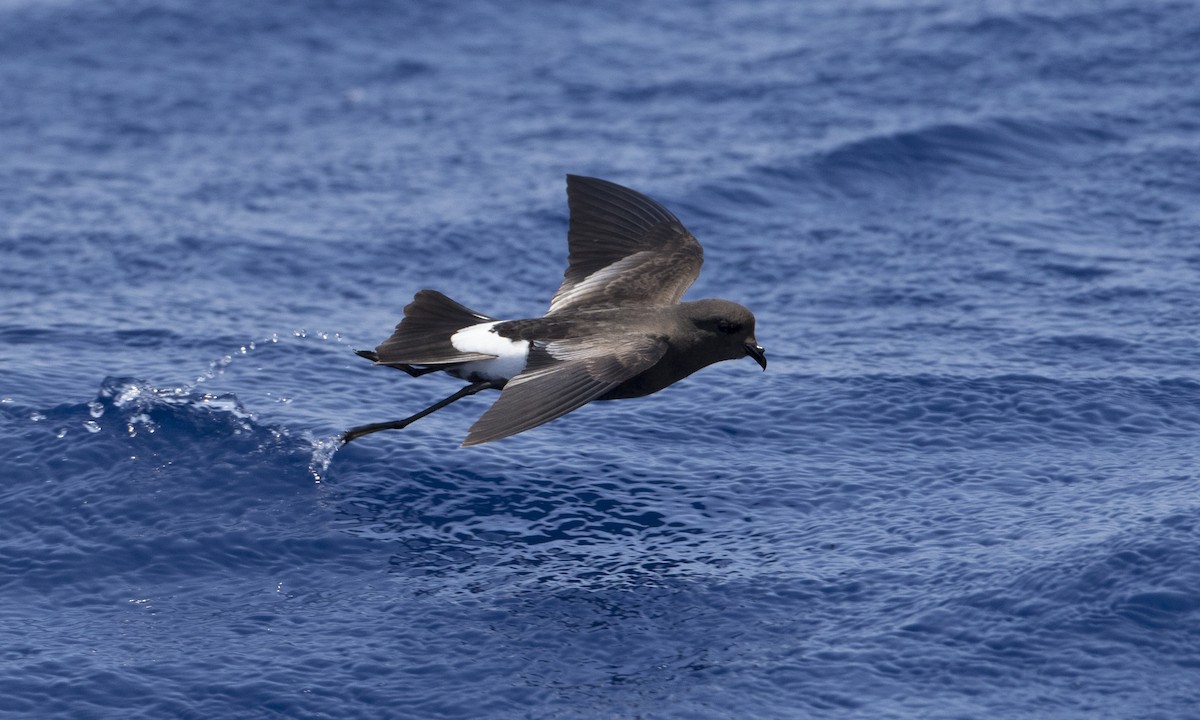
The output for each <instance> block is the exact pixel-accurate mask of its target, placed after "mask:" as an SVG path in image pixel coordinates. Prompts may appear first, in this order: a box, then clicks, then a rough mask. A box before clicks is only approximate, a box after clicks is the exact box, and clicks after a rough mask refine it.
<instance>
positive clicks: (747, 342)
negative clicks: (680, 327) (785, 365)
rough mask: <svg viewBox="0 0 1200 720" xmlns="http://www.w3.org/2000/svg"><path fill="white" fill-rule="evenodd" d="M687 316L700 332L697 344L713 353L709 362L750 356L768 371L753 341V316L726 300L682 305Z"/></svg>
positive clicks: (760, 352)
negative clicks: (685, 308)
mask: <svg viewBox="0 0 1200 720" xmlns="http://www.w3.org/2000/svg"><path fill="white" fill-rule="evenodd" d="M685 305H686V306H687V316H688V318H689V319H690V320H691V322H692V325H693V326H695V328H696V329H697V330H698V331H699V334H700V344H701V345H702V347H704V348H705V349H706V350H708V352H715V353H716V355H717V357H715V358H714V359H713V360H712V362H717V361H720V360H736V359H738V358H741V357H745V356H747V355H749V356H750V357H752V358H754V361H755V362H757V363H758V364H759V365H761V366H762V369H763V370H766V369H767V356H766V353H765V351H764V350H763V348H762V346H761V345H759V344H758V340H755V339H754V314H753V313H751V312H750V311H749V310H747V309H746V308H744V307H742V306H741V305H738V304H737V303H735V302H730V301H729V300H698V301H696V302H691V303H685Z"/></svg>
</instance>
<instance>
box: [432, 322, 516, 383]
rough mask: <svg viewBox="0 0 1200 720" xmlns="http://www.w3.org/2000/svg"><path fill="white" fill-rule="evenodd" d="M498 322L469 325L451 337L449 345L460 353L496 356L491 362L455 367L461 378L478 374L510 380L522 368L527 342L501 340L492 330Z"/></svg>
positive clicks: (492, 378) (503, 338)
mask: <svg viewBox="0 0 1200 720" xmlns="http://www.w3.org/2000/svg"><path fill="white" fill-rule="evenodd" d="M499 322H500V321H496V322H487V323H480V324H478V325H471V326H470V327H465V328H463V329H462V330H459V331H458V332H456V333H454V334H453V335H451V336H450V344H451V345H453V346H454V349H455V350H457V351H459V352H463V353H480V354H483V355H495V356H496V357H494V358H492V359H490V360H476V361H474V362H469V363H466V364H464V365H462V366H461V367H459V368H458V373H457V374H458V375H460V376H461V377H464V378H469V377H471V376H473V375H478V376H481V377H485V378H487V379H489V380H510V379H512V378H513V377H515V376H517V375H519V374H520V373H521V371H522V370H524V369H525V360H526V359H527V358H528V356H529V341H528V340H509V339H508V338H505V337H500V335H499V333H497V332H496V331H495V330H494V327H495V326H496V324H497V323H499Z"/></svg>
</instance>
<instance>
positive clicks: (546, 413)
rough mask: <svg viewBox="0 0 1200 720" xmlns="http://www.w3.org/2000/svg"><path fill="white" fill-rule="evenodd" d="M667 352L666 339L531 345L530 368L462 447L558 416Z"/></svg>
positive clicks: (511, 384)
mask: <svg viewBox="0 0 1200 720" xmlns="http://www.w3.org/2000/svg"><path fill="white" fill-rule="evenodd" d="M666 351H667V341H666V339H665V338H660V337H651V336H648V335H643V336H637V337H630V338H628V339H627V340H626V341H625V342H623V343H621V345H620V346H617V347H613V346H612V344H611V343H602V342H598V341H596V340H594V339H589V338H583V339H572V340H556V341H553V342H549V343H540V342H539V343H534V344H533V345H532V346H531V348H530V355H529V364H528V365H527V366H526V369H525V371H524V372H522V373H521V374H520V375H517V376H516V377H514V378H513V379H512V380H509V381H508V384H507V385H505V386H504V390H503V391H502V392H501V393H500V399H499V400H497V401H496V402H495V403H494V404H493V405H492V406H491V407H490V408H488V411H487V412H485V413H484V414H483V416H482V417H480V418H479V420H477V421H476V422H475V424H474V425H472V426H471V430H470V432H468V434H467V439H466V441H464V442H463V446H464V447H466V446H468V445H479V444H481V443H486V442H492V441H493V440H499V439H500V438H505V437H508V436H509V435H516V434H517V433H519V432H524V431H526V430H529V429H530V428H535V427H537V426H538V425H541V424H543V423H547V422H550V421H551V420H553V419H555V418H557V417H562V416H563V415H566V414H567V413H569V412H571V411H572V410H576V409H578V408H580V407H582V406H584V405H586V404H587V403H589V402H591V401H592V400H595V399H596V398H598V397H600V396H601V395H604V394H605V393H607V392H608V391H609V390H612V389H613V388H614V387H616V386H617V385H620V384H621V383H622V382H624V381H626V380H628V379H629V378H632V377H634V376H635V375H638V374H639V373H641V372H643V371H645V370H646V369H648V368H650V367H651V366H652V365H654V364H655V363H656V362H658V361H659V360H660V359H662V356H663V355H664V354H665V353H666Z"/></svg>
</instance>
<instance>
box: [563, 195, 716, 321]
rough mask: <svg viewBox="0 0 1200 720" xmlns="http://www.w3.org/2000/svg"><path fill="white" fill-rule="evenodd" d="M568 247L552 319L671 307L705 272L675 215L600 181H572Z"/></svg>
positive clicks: (701, 255) (698, 253)
mask: <svg viewBox="0 0 1200 720" xmlns="http://www.w3.org/2000/svg"><path fill="white" fill-rule="evenodd" d="M567 201H568V204H569V206H570V210H571V221H570V227H569V229H568V232H567V242H568V245H569V247H570V254H569V257H568V264H567V270H566V272H565V273H564V274H563V282H562V285H561V286H560V287H559V289H558V292H556V293H555V294H554V298H553V299H552V300H551V301H550V310H549V312H548V313H547V314H555V313H560V312H563V311H567V310H580V309H597V308H612V307H641V306H654V305H672V304H674V303H677V302H679V299H680V298H681V297H683V293H684V292H686V291H687V289H688V288H689V287H691V285H692V283H693V282H695V281H696V278H697V277H698V276H699V275H700V266H701V265H702V264H703V262H704V250H703V249H702V248H701V247H700V243H699V242H697V241H696V238H695V237H693V236H692V234H691V233H690V232H688V230H687V228H685V227H684V226H683V223H681V222H679V218H677V217H675V215H674V214H672V213H671V211H670V210H667V209H666V208H665V207H663V206H662V205H660V204H658V203H657V202H655V201H654V200H651V199H650V198H648V197H646V196H645V195H642V194H641V193H639V192H635V191H633V190H630V189H629V188H626V187H622V186H620V185H617V184H615V183H611V182H608V181H606V180H599V179H597V178H586V177H580V176H577V175H568V176H567Z"/></svg>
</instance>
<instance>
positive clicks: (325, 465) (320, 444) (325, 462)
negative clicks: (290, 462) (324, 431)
mask: <svg viewBox="0 0 1200 720" xmlns="http://www.w3.org/2000/svg"><path fill="white" fill-rule="evenodd" d="M341 447H342V440H341V438H340V437H339V436H337V435H332V436H330V437H326V438H313V439H312V458H311V459H310V460H309V463H308V472H309V474H310V475H312V477H313V480H314V481H315V482H317V483H320V482H322V481H323V480H324V479H325V477H326V475H325V473H326V472H327V471H328V470H329V465H330V464H331V463H332V462H333V456H334V455H335V454H337V451H338V450H339V449H341Z"/></svg>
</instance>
